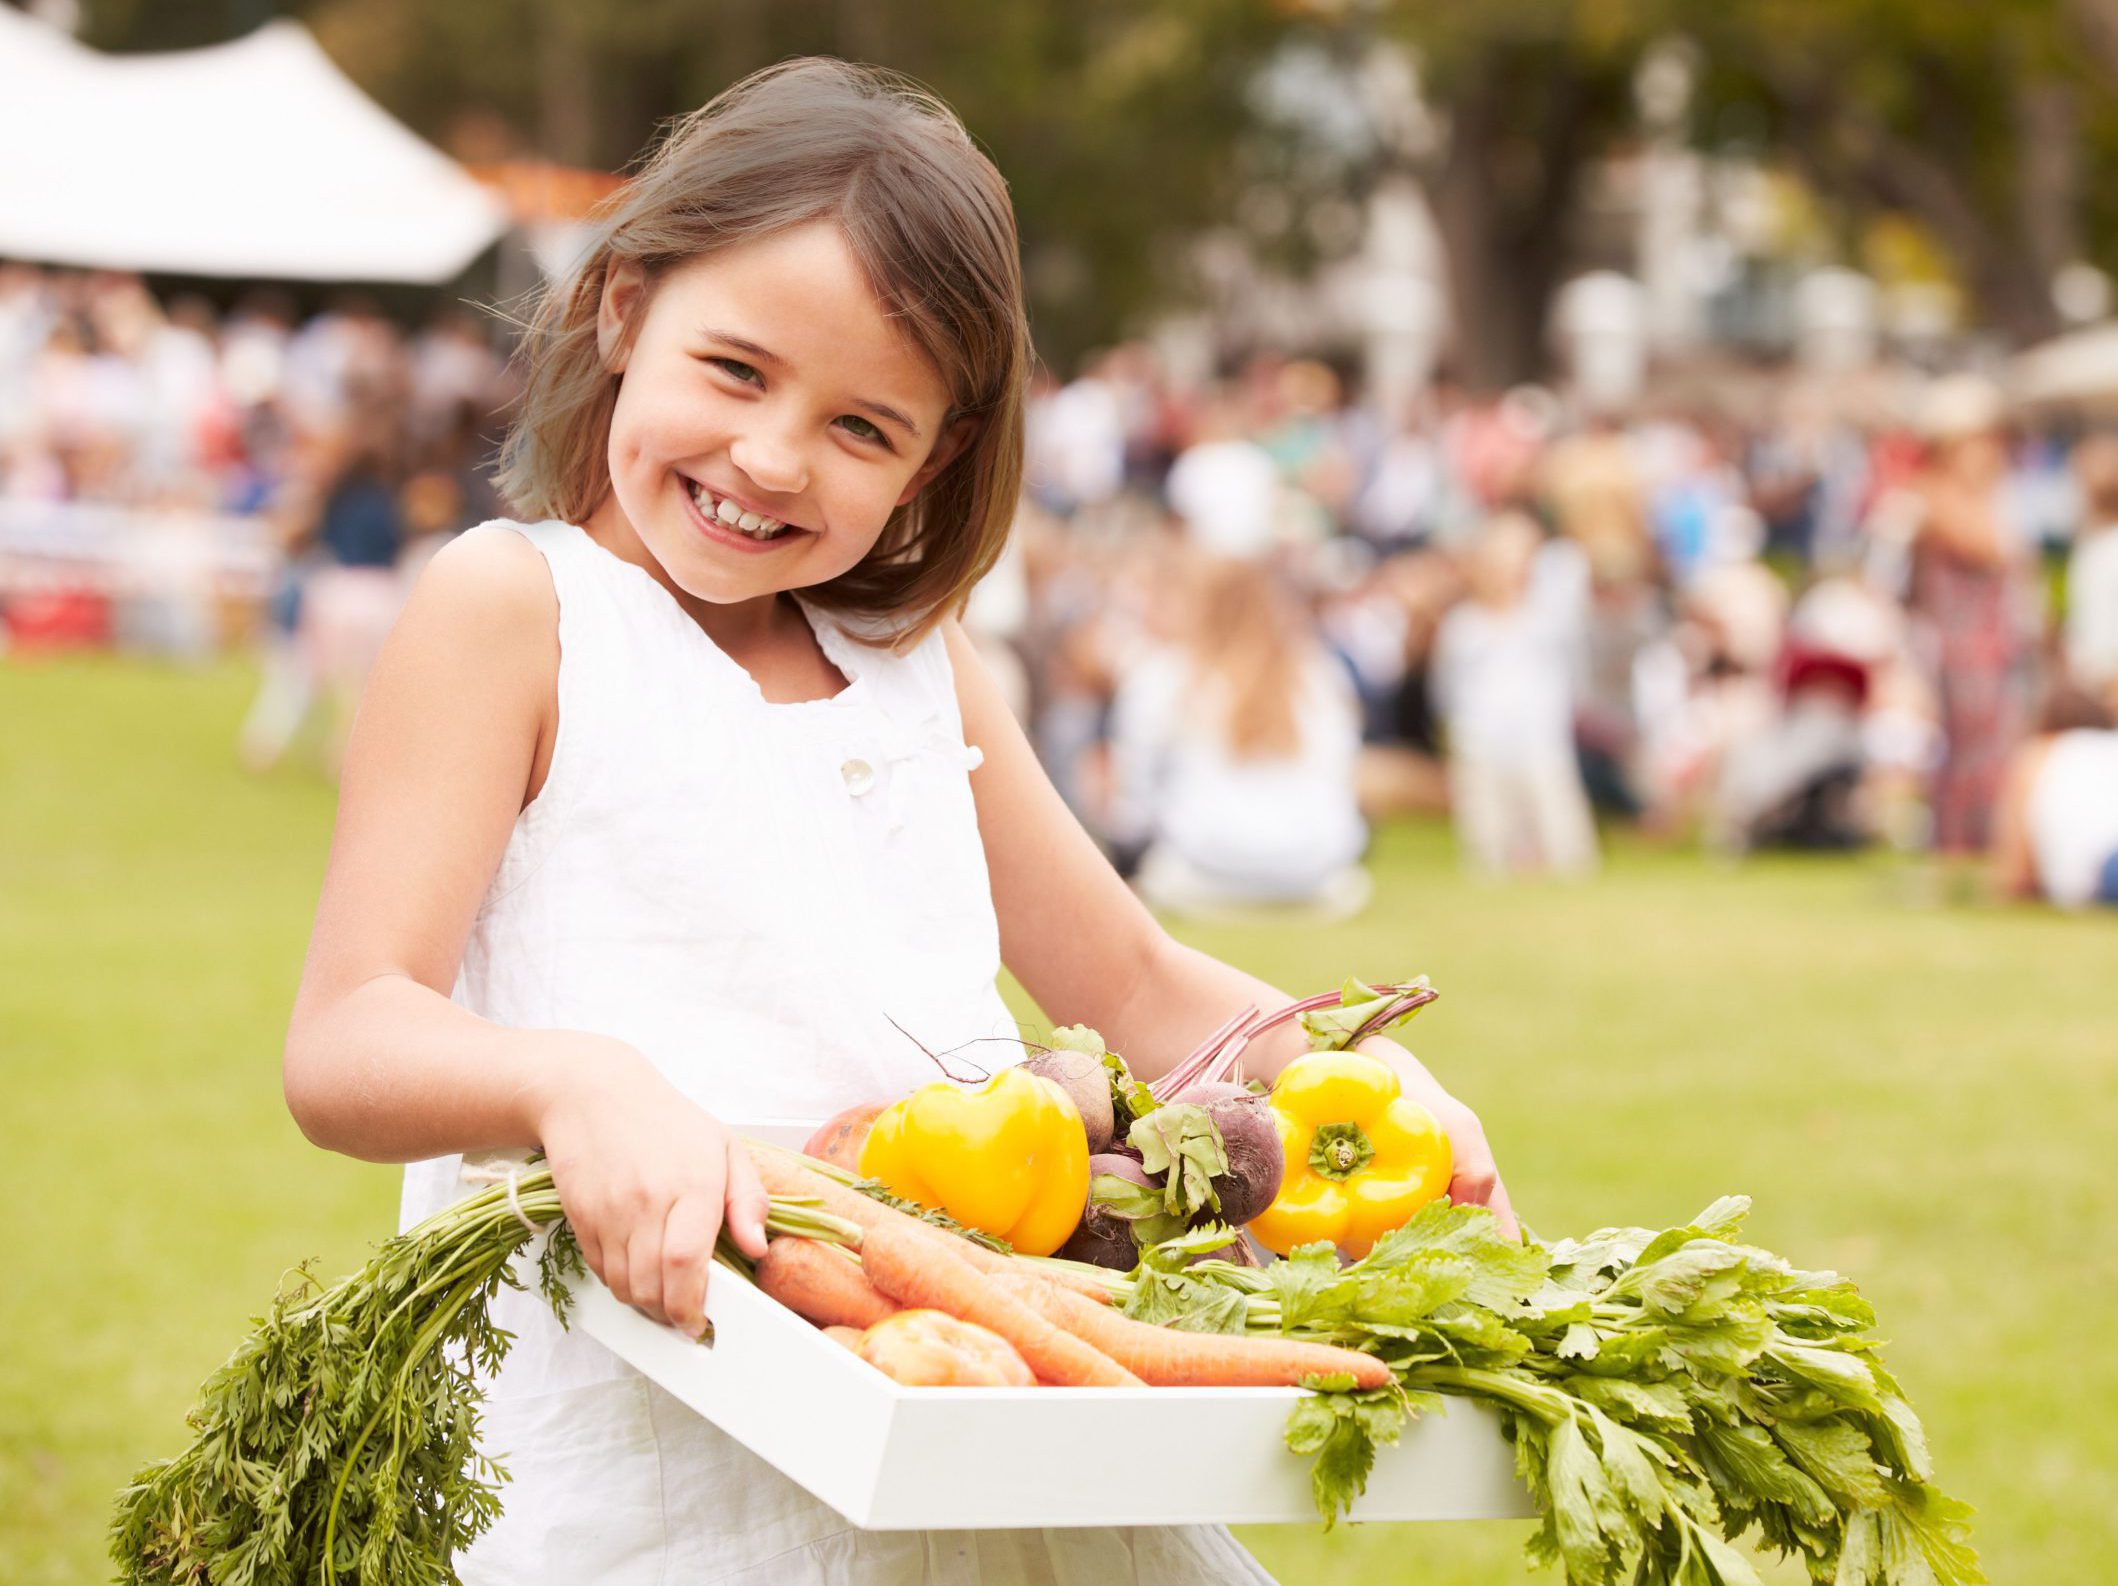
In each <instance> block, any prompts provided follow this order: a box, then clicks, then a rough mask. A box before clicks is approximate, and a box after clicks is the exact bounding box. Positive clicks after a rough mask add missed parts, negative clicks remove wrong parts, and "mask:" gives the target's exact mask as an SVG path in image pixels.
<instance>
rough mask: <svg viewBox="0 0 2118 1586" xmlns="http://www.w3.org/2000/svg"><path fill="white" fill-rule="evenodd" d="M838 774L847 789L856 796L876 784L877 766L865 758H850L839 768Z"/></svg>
mask: <svg viewBox="0 0 2118 1586" xmlns="http://www.w3.org/2000/svg"><path fill="white" fill-rule="evenodd" d="M838 774H839V777H840V779H841V780H843V781H844V782H845V784H846V791H847V792H848V793H851V794H852V795H853V796H854V797H855V798H859V797H860V796H861V794H863V793H865V792H867V791H868V789H869V788H871V787H873V786H875V767H873V766H872V765H870V764H868V762H867V761H865V760H857V759H856V760H848V761H847V762H846V763H845V764H844V765H842V766H840V767H839V768H838Z"/></svg>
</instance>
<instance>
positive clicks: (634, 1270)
mask: <svg viewBox="0 0 2118 1586" xmlns="http://www.w3.org/2000/svg"><path fill="white" fill-rule="evenodd" d="M667 1215H668V1214H667V1213H666V1212H650V1213H648V1214H647V1215H646V1216H644V1217H641V1218H637V1219H636V1220H635V1221H634V1222H633V1225H632V1229H631V1231H630V1233H628V1234H627V1235H626V1239H625V1277H626V1281H627V1282H629V1283H630V1284H631V1285H632V1295H631V1299H630V1302H629V1303H630V1304H632V1305H633V1306H634V1307H635V1308H636V1309H638V1310H642V1311H645V1312H646V1313H647V1314H648V1315H649V1316H651V1317H653V1318H654V1319H655V1320H656V1321H658V1322H665V1321H667V1320H669V1318H668V1316H667V1314H666V1313H665V1312H664V1311H663V1309H662V1220H663V1218H664V1217H666V1216H667Z"/></svg>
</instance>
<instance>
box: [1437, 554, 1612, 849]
mask: <svg viewBox="0 0 2118 1586" xmlns="http://www.w3.org/2000/svg"><path fill="white" fill-rule="evenodd" d="M1543 538H1544V537H1543V533H1542V531H1541V530H1540V529H1539V528H1538V527H1537V525H1536V523H1535V522H1534V521H1533V520H1532V519H1531V518H1530V517H1529V516H1528V515H1527V514H1524V513H1520V512H1506V513H1500V514H1498V515H1496V516H1495V517H1493V518H1492V519H1490V520H1489V521H1488V522H1487V523H1486V524H1485V525H1484V527H1482V528H1481V529H1480V530H1479V531H1478V533H1477V534H1476V535H1474V536H1473V537H1472V539H1471V541H1470V543H1469V544H1468V545H1467V546H1465V547H1464V550H1463V553H1462V556H1461V563H1462V568H1463V578H1464V584H1465V587H1466V589H1467V591H1468V598H1466V599H1465V600H1463V601H1461V602H1460V603H1458V604H1457V605H1455V606H1453V607H1451V608H1450V610H1449V612H1448V615H1446V616H1445V617H1443V618H1442V619H1441V626H1440V629H1439V630H1438V631H1437V633H1436V634H1435V639H1434V654H1433V660H1432V663H1431V672H1430V676H1429V687H1430V688H1431V690H1432V693H1433V697H1434V704H1435V710H1436V712H1437V714H1438V715H1439V716H1440V718H1441V722H1442V729H1443V732H1444V735H1445V737H1446V741H1447V746H1448V766H1449V805H1450V809H1451V812H1452V813H1453V815H1454V817H1455V825H1456V836H1457V841H1458V843H1459V845H1460V846H1461V848H1462V850H1463V854H1464V858H1465V859H1466V861H1467V862H1468V863H1469V864H1470V865H1471V866H1472V867H1473V868H1474V869H1477V870H1480V871H1483V872H1485V873H1487V874H1493V875H1505V874H1509V873H1514V872H1530V873H1535V872H1548V873H1551V874H1554V875H1568V876H1571V875H1581V874H1585V873H1587V872H1588V871H1591V870H1593V869H1594V868H1595V865H1596V829H1595V825H1594V823H1593V821H1592V820H1591V818H1590V814H1589V803H1588V795H1587V793H1586V792H1585V791H1584V789H1583V787H1582V784H1581V770H1580V766H1579V764H1578V762H1577V761H1576V759H1575V752H1574V681H1573V679H1574V671H1575V666H1576V663H1577V659H1578V648H1579V644H1580V635H1581V621H1582V613H1581V609H1580V602H1581V599H1582V590H1583V581H1582V580H1580V579H1578V578H1576V577H1574V576H1572V574H1571V572H1569V571H1568V570H1567V569H1566V567H1565V564H1564V563H1562V562H1561V561H1560V560H1559V558H1558V557H1555V556H1554V555H1553V554H1552V553H1553V552H1561V554H1562V555H1566V556H1570V557H1574V558H1578V555H1579V552H1578V550H1577V549H1576V548H1574V547H1564V548H1562V547H1559V546H1556V545H1545V544H1543V543H1542V542H1543ZM1540 564H1542V567H1540Z"/></svg>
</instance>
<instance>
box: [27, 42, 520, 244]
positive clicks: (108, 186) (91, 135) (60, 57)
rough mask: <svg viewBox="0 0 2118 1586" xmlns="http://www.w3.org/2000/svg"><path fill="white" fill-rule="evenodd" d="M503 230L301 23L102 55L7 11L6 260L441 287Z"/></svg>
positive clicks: (503, 219)
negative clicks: (154, 50)
mask: <svg viewBox="0 0 2118 1586" xmlns="http://www.w3.org/2000/svg"><path fill="white" fill-rule="evenodd" d="M506 227H507V214H506V211H505V209H504V208H503V206H502V205H501V203H500V202H499V200H498V199H497V198H495V197H494V196H493V195H492V194H490V193H488V192H487V191H486V190H485V189H484V188H482V187H480V186H479V185H478V184H477V183H476V182H474V181H473V180H471V178H470V177H469V176H467V175H465V174H464V172H463V171H462V169H461V168H460V167H458V166H457V165H456V164H455V162H454V161H452V160H450V159H449V158H448V157H447V156H446V155H444V154H442V153H441V152H440V151H439V150H438V149H435V148H434V147H432V146H431V145H430V144H427V143H425V142H424V141H422V140H421V139H420V138H418V137H417V136H415V135H414V134H413V133H411V132H409V131H407V130H406V129H405V128H404V127H403V126H402V125H400V124H399V123H398V122H397V121H395V120H394V119H392V117H391V116H390V115H389V114H388V113H387V112H386V111H384V110H383V109H382V108H381V107H380V106H378V105H377V104H376V103H375V102H374V101H373V100H371V99H369V98H368V97H367V96H366V95H365V94H363V93H362V92H361V91H360V90H359V89H358V88H357V87H355V86H354V85H353V83H352V82H351V81H350V80H348V79H347V77H346V76H345V74H344V73H342V72H340V71H339V69H338V68H337V67H336V66H334V65H333V64H332V63H331V60H330V58H329V57H328V56H326V55H325V54H324V52H323V51H322V50H321V49H320V48H318V46H317V43H316V41H315V39H313V38H312V37H310V35H309V33H308V31H307V30H306V29H305V28H303V27H302V26H301V25H300V24H299V23H297V22H291V21H284V20H283V21H278V22H273V23H270V24H268V25H266V26H265V27H262V28H260V29H259V30H258V31H257V32H255V33H252V34H250V35H249V36H248V37H246V38H242V39H238V40H236V41H235V42H233V43H230V44H221V45H215V46H213V47H211V48H207V49H198V50H183V51H178V52H175V53H172V54H160V55H130V56H121V55H103V54H99V53H97V52H96V51H93V50H90V49H86V48H84V47H83V46H81V45H79V44H77V43H75V42H74V41H73V40H72V39H70V38H68V37H66V36H65V35H64V34H61V33H57V32H55V31H53V30H52V29H50V28H48V27H46V26H45V25H44V24H42V23H40V22H36V21H33V20H31V19H30V18H27V17H25V16H23V15H22V14H21V13H20V12H18V11H15V10H14V9H12V8H11V7H8V6H5V5H0V257H10V258H18V259H31V260H37V261H40V262H45V263H52V264H72V265H86V266H99V267H104V268H111V269H128V270H163V271H169V272H172V273H175V274H184V275H218V276H254V277H261V278H267V279H283V280H322V281H404V282H429V283H431V282H441V281H446V280H449V279H451V278H452V277H454V276H455V275H457V274H458V273H460V272H461V271H462V270H463V269H464V267H465V266H467V265H468V264H469V263H470V262H471V261H472V260H473V259H475V258H476V257H477V256H478V255H479V254H480V253H482V252H483V251H484V250H485V249H486V248H488V247H489V246H491V245H492V243H493V242H494V241H495V240H496V239H497V238H498V237H499V236H500V234H501V233H502V232H503V231H504V230H505V229H506Z"/></svg>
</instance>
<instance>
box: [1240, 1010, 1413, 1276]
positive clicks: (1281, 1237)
mask: <svg viewBox="0 0 2118 1586" xmlns="http://www.w3.org/2000/svg"><path fill="white" fill-rule="evenodd" d="M1272 1112H1273V1117H1274V1119H1275V1121H1276V1122H1277V1123H1278V1125H1279V1132H1280V1145H1281V1149H1282V1151H1283V1153H1284V1154H1285V1157H1286V1162H1287V1171H1286V1176H1285V1177H1284V1179H1282V1181H1281V1184H1280V1191H1279V1194H1278V1195H1277V1196H1276V1197H1275V1198H1274V1200H1273V1202H1272V1204H1271V1205H1270V1206H1268V1207H1266V1208H1265V1209H1264V1210H1263V1211H1262V1212H1260V1213H1259V1214H1258V1215H1257V1216H1256V1217H1254V1218H1252V1219H1251V1221H1250V1232H1251V1233H1252V1234H1253V1235H1254V1236H1255V1237H1256V1238H1257V1240H1258V1242H1259V1243H1260V1244H1262V1245H1264V1246H1265V1247H1266V1248H1267V1249H1268V1250H1273V1251H1276V1252H1278V1253H1279V1254H1281V1255H1285V1254H1287V1253H1288V1252H1289V1251H1291V1250H1293V1249H1294V1248H1295V1247H1296V1246H1297V1245H1306V1244H1313V1243H1316V1242H1318V1241H1322V1242H1323V1243H1325V1244H1329V1245H1336V1246H1338V1247H1339V1248H1340V1249H1342V1250H1344V1251H1346V1252H1347V1253H1348V1254H1349V1255H1356V1256H1361V1255H1366V1254H1367V1253H1368V1251H1369V1250H1370V1249H1371V1248H1373V1246H1374V1244H1375V1242H1376V1240H1377V1239H1379V1238H1381V1237H1382V1236H1383V1235H1384V1234H1386V1233H1388V1232H1389V1231H1390V1230H1391V1229H1393V1228H1397V1227H1400V1226H1401V1225H1403V1224H1404V1223H1405V1222H1406V1220H1407V1219H1409V1218H1410V1217H1411V1216H1412V1214H1413V1213H1414V1212H1417V1211H1418V1210H1419V1209H1420V1208H1421V1207H1422V1206H1425V1205H1427V1204H1428V1203H1429V1202H1430V1201H1434V1200H1437V1199H1439V1198H1440V1197H1441V1196H1443V1195H1445V1194H1447V1193H1448V1189H1449V1176H1450V1174H1451V1172H1452V1171H1453V1167H1454V1163H1453V1158H1452V1155H1451V1152H1450V1149H1449V1137H1448V1136H1447V1135H1446V1134H1445V1133H1443V1132H1442V1128H1441V1125H1440V1124H1438V1123H1437V1122H1435V1120H1434V1115H1433V1114H1432V1113H1430V1112H1428V1111H1427V1109H1426V1108H1424V1107H1422V1106H1420V1105H1419V1103H1418V1102H1416V1101H1413V1100H1412V1099H1411V1098H1410V1097H1408V1096H1404V1095H1402V1094H1400V1093H1399V1084H1398V1078H1397V1072H1396V1070H1394V1069H1392V1068H1391V1067H1390V1066H1389V1065H1388V1064H1387V1063H1383V1062H1380V1061H1378V1060H1377V1059H1375V1058H1372V1057H1367V1056H1364V1055H1362V1054H1361V1053H1359V1052H1310V1053H1308V1054H1307V1055H1305V1056H1303V1057H1298V1058H1296V1059H1295V1060H1294V1061H1293V1062H1292V1063H1289V1064H1288V1065H1287V1066H1286V1067H1285V1068H1284V1069H1282V1070H1281V1071H1280V1076H1279V1078H1278V1079H1277V1080H1275V1081H1274V1082H1273V1086H1272Z"/></svg>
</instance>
